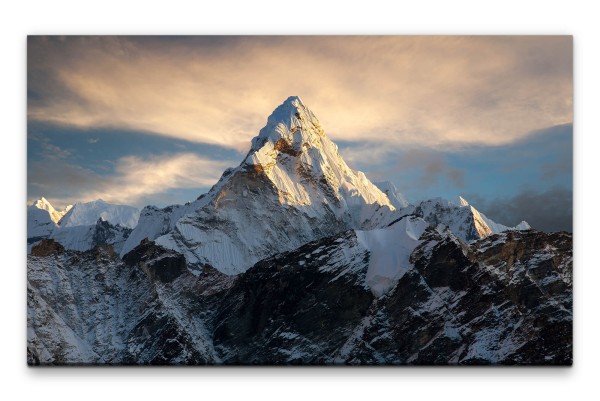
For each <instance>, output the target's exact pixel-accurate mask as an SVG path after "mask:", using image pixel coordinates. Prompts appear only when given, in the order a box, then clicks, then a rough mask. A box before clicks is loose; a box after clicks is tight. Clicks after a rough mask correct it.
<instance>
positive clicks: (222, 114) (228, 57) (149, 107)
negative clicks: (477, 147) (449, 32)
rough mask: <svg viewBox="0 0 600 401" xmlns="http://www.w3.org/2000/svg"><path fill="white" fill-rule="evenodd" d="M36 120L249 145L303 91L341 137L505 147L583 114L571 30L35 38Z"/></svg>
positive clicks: (31, 73) (31, 47)
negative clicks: (575, 104)
mask: <svg viewBox="0 0 600 401" xmlns="http://www.w3.org/2000/svg"><path fill="white" fill-rule="evenodd" d="M28 85H29V86H28V89H29V90H30V93H35V96H30V99H29V106H28V118H30V119H31V120H36V121H45V122H52V123H57V124H64V125H72V126H77V127H82V128H89V127H112V128H121V129H123V128H125V129H132V130H138V131H147V132H149V133H152V134H157V135H164V136H170V137H176V138H181V139H185V140H189V141H194V142H202V143H210V144H216V145H220V146H225V147H228V148H233V149H238V150H244V149H247V148H248V147H249V142H250V139H251V138H252V137H254V136H255V135H256V134H257V133H258V131H259V130H260V128H261V127H262V126H263V125H264V123H265V122H266V118H267V116H268V115H269V114H270V112H271V111H272V110H273V109H274V108H275V107H276V106H277V105H278V104H279V103H281V102H282V101H283V100H285V99H286V98H287V97H288V96H290V95H298V96H300V97H301V98H302V99H303V101H304V103H305V104H306V105H307V106H308V107H310V108H311V109H312V110H313V111H314V112H315V113H316V115H317V116H318V117H319V118H320V119H321V122H322V124H323V126H324V127H325V131H326V132H327V133H328V135H329V136H330V137H331V138H332V139H334V140H348V141H372V142H376V143H383V144H386V145H392V146H403V145H414V144H419V145H420V146H426V147H427V146H429V147H442V146H444V147H446V146H460V145H464V144H483V145H486V144H491V145H495V144H504V143H509V142H512V141H514V140H517V139H519V138H522V137H523V136H524V135H526V134H527V133H529V132H531V131H533V130H536V129H539V128H543V127H548V126H552V125H556V124H562V123H567V122H571V121H572V118H573V116H572V97H573V96H572V92H573V82H572V38H571V37H568V36H522V37H510V36H509V37H504V36H497V37H494V36H488V37H485V36H474V37H455V36H450V37H443V36H425V37H419V36H416V37H412V36H383V37H378V36H359V37H354V36H347V37H331V36H329V37H318V36H312V37H311V36H296V37H196V38H194V37H191V38H153V37H67V38H60V39H59V38H44V37H30V39H29V43H28Z"/></svg>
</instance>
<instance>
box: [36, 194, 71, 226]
mask: <svg viewBox="0 0 600 401" xmlns="http://www.w3.org/2000/svg"><path fill="white" fill-rule="evenodd" d="M31 207H33V208H36V209H40V210H45V211H46V212H48V214H49V215H50V219H51V220H52V221H53V222H54V223H58V222H59V220H60V219H61V218H62V217H63V216H64V215H65V214H66V213H67V212H68V211H69V210H70V209H71V208H72V207H73V205H68V206H67V207H66V208H65V209H63V210H56V209H55V208H54V206H52V204H51V203H50V202H49V201H48V200H47V199H46V198H44V197H43V196H42V197H41V198H40V199H38V200H36V201H35V202H33V204H32V205H31Z"/></svg>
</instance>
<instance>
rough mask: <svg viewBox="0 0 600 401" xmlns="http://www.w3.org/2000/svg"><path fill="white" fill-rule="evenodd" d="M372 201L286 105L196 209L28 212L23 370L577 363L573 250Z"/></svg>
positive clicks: (392, 199) (379, 197)
mask: <svg viewBox="0 0 600 401" xmlns="http://www.w3.org/2000/svg"><path fill="white" fill-rule="evenodd" d="M379 185H380V187H381V189H380V188H378V187H377V186H375V185H374V184H372V183H371V182H370V181H369V180H368V179H367V178H366V177H365V175H364V174H363V173H361V172H358V171H354V170H352V169H350V168H349V167H348V166H347V165H346V164H345V162H344V161H343V160H342V158H341V157H340V156H339V154H338V152H337V147H336V146H335V144H334V143H333V142H331V140H329V138H328V137H327V136H326V135H325V133H324V131H323V129H322V127H321V125H320V123H319V121H318V120H317V118H316V117H315V116H314V114H313V113H312V112H311V111H310V110H309V109H308V108H307V107H306V106H305V105H304V104H303V103H302V102H301V101H300V99H299V98H297V97H290V98H288V99H287V100H286V101H285V102H284V103H283V104H282V105H280V106H279V107H278V108H277V109H275V111H274V112H273V113H272V115H271V116H270V117H269V118H268V120H267V124H266V126H265V127H264V128H263V129H262V130H261V131H260V132H259V134H258V136H257V137H255V138H254V139H253V140H252V144H251V148H250V151H249V152H248V154H247V155H246V157H245V158H244V160H243V161H242V163H241V164H240V165H239V166H237V167H235V168H230V169H227V170H226V171H225V172H224V173H223V175H222V176H221V178H220V179H219V181H218V182H217V183H216V184H215V185H214V186H213V187H212V188H211V189H210V191H209V192H208V193H206V194H203V195H201V196H200V197H198V198H197V199H196V200H195V201H193V202H190V203H186V204H185V205H172V206H168V207H166V208H157V207H154V206H147V207H145V208H144V209H143V210H142V211H141V213H140V214H139V221H138V220H137V215H136V214H135V213H133V211H132V210H131V209H134V208H128V207H125V206H115V205H108V204H106V203H104V202H102V201H96V202H90V203H87V204H85V203H84V204H82V203H78V204H75V206H74V207H73V208H72V209H71V210H70V211H69V212H68V213H66V214H65V215H64V216H63V218H62V219H61V220H60V226H58V227H56V225H55V224H54V222H53V221H52V219H51V218H50V213H49V212H48V211H47V210H46V209H40V208H37V207H35V208H32V209H31V210H32V212H31V214H32V216H33V217H35V216H34V215H35V214H36V213H38V212H36V210H37V211H40V212H42V211H43V212H44V213H45V215H41V214H40V216H39V218H38V219H37V220H32V221H35V222H36V223H35V224H34V226H35V227H36V229H39V230H40V232H41V233H45V234H44V235H45V237H38V238H37V239H36V241H34V242H31V243H30V248H31V253H30V254H29V255H28V256H27V269H28V270H27V322H28V323H27V324H28V330H27V361H28V364H30V365H36V364H42V365H48V364H55V365H65V364H99V365H106V364H151V365H155V364H158V365H160V364H178V365H200V364H233V365H237V364H259V365H264V364H304V365H313V364H318V365H322V364H364V365H382V364H389V365H411V364H417V365H422V364H430V365H431V364H434V365H436V364H444V365H448V364H451V365H453V364H461V365H471V364H507V365H512V364H531V365H539V364H553V365H570V364H572V321H573V320H572V319H573V317H572V263H573V262H572V235H571V234H568V233H552V234H545V233H542V232H539V231H536V230H532V229H529V226H528V224H527V223H525V222H523V223H521V224H520V225H518V226H517V227H512V228H511V227H506V226H503V225H500V224H497V223H495V222H493V221H492V220H490V219H489V218H487V217H486V216H485V215H484V214H482V213H480V212H479V211H477V210H476V209H475V208H474V207H473V206H471V205H470V204H469V203H468V202H467V201H466V200H465V199H463V198H461V197H457V198H456V199H452V200H444V199H441V198H436V199H431V200H427V201H423V202H419V203H418V204H416V205H410V204H407V205H405V200H404V202H403V197H402V196H401V194H400V193H399V192H398V190H397V189H396V188H395V187H393V185H392V184H390V183H383V184H379ZM396 205H397V206H399V207H401V208H400V209H399V208H397V207H396ZM402 205H405V206H402ZM105 212H106V213H105ZM28 213H29V212H28ZM103 213H104V214H103ZM134 217H135V220H136V222H137V225H136V226H135V228H133V230H131V228H130V227H132V226H133V225H134V223H132V220H131V219H132V218H134ZM44 219H45V220H44ZM77 224H80V225H77ZM127 224H129V226H126V225H127ZM52 227H54V228H52ZM45 230H46V231H45ZM28 241H29V239H28Z"/></svg>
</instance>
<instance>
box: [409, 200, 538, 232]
mask: <svg viewBox="0 0 600 401" xmlns="http://www.w3.org/2000/svg"><path fill="white" fill-rule="evenodd" d="M415 214H417V215H418V216H421V217H422V218H423V219H425V220H426V221H427V222H429V224H431V225H432V226H434V227H436V226H438V225H440V224H442V225H444V226H447V227H448V228H449V229H450V231H452V232H453V233H454V234H455V235H456V236H457V237H458V238H460V239H462V240H463V241H467V242H470V241H474V240H478V239H481V238H484V237H487V236H488V235H492V234H498V233H501V232H504V231H510V230H528V229H530V228H531V227H530V226H529V224H528V223H527V222H525V221H523V222H521V223H520V224H519V225H517V226H516V227H508V226H505V225H503V224H499V223H496V222H495V221H493V220H492V219H490V218H489V217H487V216H486V215H485V214H483V213H481V212H480V211H479V210H477V209H475V208H474V207H473V206H472V205H470V204H469V202H467V201H466V200H465V199H464V198H462V197H461V196H457V197H456V198H454V199H452V200H447V199H443V198H433V199H429V200H425V201H422V202H420V203H419V204H418V205H417V208H416V211H415Z"/></svg>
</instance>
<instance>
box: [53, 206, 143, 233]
mask: <svg viewBox="0 0 600 401" xmlns="http://www.w3.org/2000/svg"><path fill="white" fill-rule="evenodd" d="M139 215H140V211H139V210H138V209H137V208H135V207H132V206H126V205H113V204H111V203H107V202H105V201H103V200H102V199H97V200H95V201H91V202H78V203H75V204H74V205H73V207H72V208H71V209H70V210H69V211H68V212H67V213H66V214H65V215H64V216H63V217H62V219H60V221H59V223H58V224H59V225H60V226H61V227H75V226H89V225H95V224H96V222H97V221H98V219H102V220H104V221H107V222H109V223H110V224H112V225H121V226H123V227H128V228H134V227H135V226H136V225H137V222H138V219H139Z"/></svg>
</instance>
